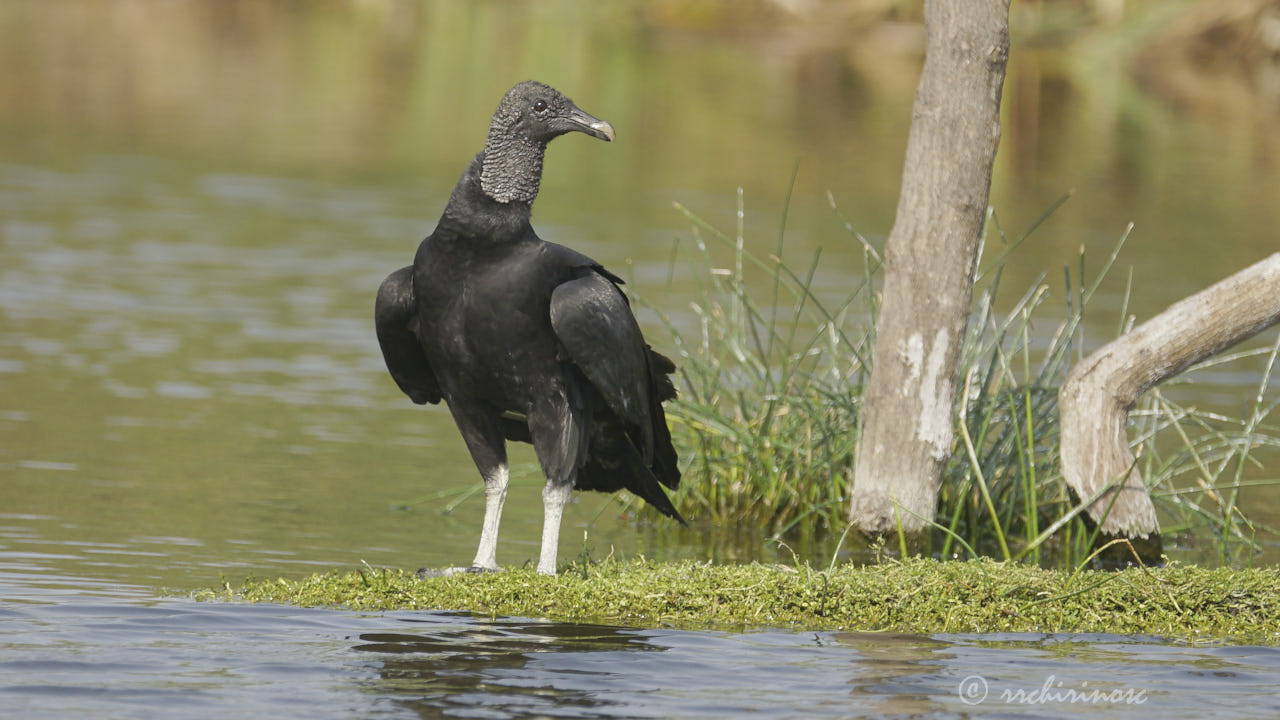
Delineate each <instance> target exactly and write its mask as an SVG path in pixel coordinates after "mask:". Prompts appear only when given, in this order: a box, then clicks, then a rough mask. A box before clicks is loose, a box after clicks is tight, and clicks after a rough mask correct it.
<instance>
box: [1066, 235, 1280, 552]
mask: <svg viewBox="0 0 1280 720" xmlns="http://www.w3.org/2000/svg"><path fill="white" fill-rule="evenodd" d="M1277 322H1280V253H1276V254H1275V255H1272V256H1271V257H1269V258H1267V259H1265V260H1262V261H1261V262H1259V263H1257V264H1255V265H1252V266H1250V267H1248V268H1245V269H1244V270H1241V271H1240V272H1238V273H1236V274H1235V275H1232V276H1231V277H1229V278H1227V279H1225V280H1223V281H1221V282H1219V283H1218V284H1216V285H1213V286H1212V287H1209V288H1207V289H1205V290H1202V291H1200V292H1199V293H1196V294H1195V295H1192V296H1191V297H1188V298H1186V299H1184V300H1180V301H1178V302H1177V303H1174V304H1173V305H1171V306H1169V308H1168V309H1167V310H1165V311H1164V312H1162V313H1160V314H1159V315H1157V316H1155V317H1154V318H1152V319H1151V320H1149V321H1147V322H1145V323H1143V324H1141V325H1139V326H1138V327H1136V328H1134V329H1133V330H1132V331H1130V332H1129V333H1128V334H1126V335H1124V336H1122V337H1120V338H1118V339H1116V340H1114V341H1112V342H1110V343H1108V344H1106V345H1104V346H1103V347H1101V348H1099V349H1098V351H1097V352H1095V353H1093V354H1092V355H1090V356H1089V357H1087V358H1085V359H1084V360H1083V361H1082V362H1081V363H1079V364H1078V365H1076V366H1075V367H1074V368H1072V370H1071V372H1070V373H1069V374H1068V375H1067V381H1066V383H1065V384H1063V386H1062V389H1061V390H1060V391H1059V393H1058V405H1059V410H1060V412H1061V420H1062V423H1061V431H1060V432H1061V453H1062V474H1063V476H1064V477H1065V478H1066V481H1067V484H1068V485H1070V486H1071V489H1072V490H1074V491H1075V493H1076V495H1077V496H1078V497H1081V498H1089V497H1093V496H1094V495H1095V494H1096V493H1097V492H1099V491H1101V490H1102V489H1103V488H1104V487H1106V486H1107V485H1108V484H1112V483H1121V482H1122V483H1123V485H1119V486H1118V487H1117V489H1113V490H1111V491H1109V492H1107V493H1105V494H1103V495H1102V496H1101V497H1099V499H1098V500H1097V501H1095V502H1094V503H1093V504H1092V505H1091V506H1090V507H1089V509H1088V512H1089V516H1090V517H1091V518H1092V519H1093V521H1094V522H1096V523H1098V525H1099V529H1100V530H1101V531H1102V533H1104V534H1105V535H1111V536H1118V537H1127V538H1148V537H1158V535H1159V532H1160V528H1159V525H1158V524H1157V522H1156V511H1155V506H1154V505H1152V503H1151V496H1150V495H1149V494H1148V493H1147V489H1146V486H1145V485H1144V484H1143V481H1142V475H1141V474H1140V473H1139V472H1138V469H1137V466H1136V463H1135V461H1134V457H1133V454H1132V453H1130V452H1129V444H1128V442H1127V441H1126V439H1125V428H1126V426H1127V425H1128V420H1129V410H1131V409H1132V408H1133V406H1134V404H1135V403H1137V401H1138V398H1139V397H1140V396H1141V395H1142V393H1144V392H1146V391H1147V390H1148V389H1150V388H1152V387H1154V386H1155V385H1158V384H1160V383H1161V382H1164V381H1165V380H1167V379H1168V378H1170V377H1172V376H1174V375H1177V374H1178V373H1179V372H1182V371H1183V370H1184V369H1186V368H1187V367H1188V366H1190V365H1193V364H1195V363H1197V362H1199V361H1201V360H1203V359H1205V358H1207V357H1210V356H1211V355H1214V354H1217V353H1219V352H1221V351H1222V350H1224V349H1226V348H1228V347H1230V346H1232V345H1235V344H1236V343H1239V342H1241V341H1243V340H1247V339H1248V338H1250V337H1253V336H1254V335H1256V334H1258V333H1259V332H1262V331H1263V330H1265V329H1266V328H1268V327H1270V326H1272V325H1275V324H1276V323H1277ZM1117 493H1118V494H1117Z"/></svg>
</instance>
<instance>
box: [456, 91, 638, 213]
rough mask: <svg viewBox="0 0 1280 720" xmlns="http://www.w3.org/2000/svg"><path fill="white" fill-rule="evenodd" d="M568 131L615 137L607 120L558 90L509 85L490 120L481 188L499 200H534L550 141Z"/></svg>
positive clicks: (481, 175) (607, 139)
mask: <svg viewBox="0 0 1280 720" xmlns="http://www.w3.org/2000/svg"><path fill="white" fill-rule="evenodd" d="M568 132H582V133H586V134H587V135H591V136H592V137H597V138H600V139H601V140H606V141H611V140H613V127H612V126H610V125H609V123H607V122H604V121H602V120H599V119H597V118H594V117H592V116H591V115H588V114H587V113H585V112H583V111H582V110H580V109H579V108H578V106H577V105H574V104H573V101H572V100H570V99H569V98H567V97H565V96H564V95H563V94H561V93H560V92H559V91H558V90H556V89H555V88H553V87H551V86H549V85H544V84H542V83H540V82H536V81H534V80H527V81H525V82H522V83H520V84H519V85H516V86H515V87H513V88H511V89H510V90H509V91H507V94H506V95H505V96H503V98H502V102H500V103H498V109H497V110H496V111H494V113H493V119H492V120H491V121H490V122H489V137H488V139H487V140H486V141H485V144H484V164H483V166H482V167H481V170H480V187H481V189H482V190H484V193H485V194H486V195H488V196H489V197H491V198H493V199H494V200H497V201H498V202H501V203H509V202H524V203H532V202H533V200H534V198H536V197H537V196H538V185H539V183H540V182H541V180H542V158H543V156H544V155H545V154H546V150H547V143H548V142H551V140H553V139H555V138H557V137H559V136H561V135H563V134H565V133H568Z"/></svg>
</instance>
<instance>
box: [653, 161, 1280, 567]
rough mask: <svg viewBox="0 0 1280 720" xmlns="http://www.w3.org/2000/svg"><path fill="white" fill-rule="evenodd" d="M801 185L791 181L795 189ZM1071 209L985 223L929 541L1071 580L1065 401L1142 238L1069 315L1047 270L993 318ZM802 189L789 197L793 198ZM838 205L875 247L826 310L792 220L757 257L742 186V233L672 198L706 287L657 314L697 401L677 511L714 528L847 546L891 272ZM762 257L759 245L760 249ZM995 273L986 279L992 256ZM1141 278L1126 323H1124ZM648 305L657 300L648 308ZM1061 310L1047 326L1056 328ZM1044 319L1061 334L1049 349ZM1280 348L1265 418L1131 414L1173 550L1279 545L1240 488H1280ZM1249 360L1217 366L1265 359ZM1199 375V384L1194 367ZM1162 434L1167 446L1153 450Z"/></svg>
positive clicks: (1070, 305) (1072, 504)
mask: <svg viewBox="0 0 1280 720" xmlns="http://www.w3.org/2000/svg"><path fill="white" fill-rule="evenodd" d="M793 180H794V176H793ZM1068 197H1069V196H1067V195H1064V196H1063V197H1061V198H1060V199H1059V200H1058V201H1057V202H1055V203H1054V204H1053V205H1052V206H1051V207H1050V208H1049V209H1048V210H1046V212H1045V213H1044V214H1043V215H1042V216H1041V217H1040V218H1038V219H1037V220H1036V221H1035V222H1033V223H1032V225H1031V226H1030V227H1029V228H1028V229H1027V230H1026V231H1025V232H1023V233H1021V234H1020V235H1018V236H1017V237H1016V238H1010V237H1008V236H1006V234H1005V233H1004V231H1003V229H1002V228H1001V225H1000V223H999V219H998V217H997V216H996V214H995V213H994V212H990V211H989V212H988V220H987V223H986V224H985V228H984V233H983V238H982V244H981V249H980V254H982V253H984V252H985V250H986V248H987V247H988V245H994V244H995V243H998V246H999V248H1000V252H999V253H998V255H997V256H996V257H995V258H994V260H992V261H990V262H989V263H987V264H986V266H985V269H984V270H982V272H980V273H979V275H978V276H977V277H976V278H975V279H976V285H975V292H974V297H975V301H974V311H973V315H972V317H971V320H970V325H969V329H968V332H967V334H966V337H965V342H964V346H963V349H962V354H961V358H962V359H961V370H960V378H959V379H960V383H959V386H960V387H963V388H964V391H963V393H962V394H961V396H960V397H959V398H957V402H956V407H955V422H956V429H957V432H956V433H955V438H956V439H955V444H954V446H953V451H952V454H951V459H950V461H949V462H948V463H947V465H946V468H945V471H944V478H943V483H942V488H941V492H940V496H939V504H938V510H937V515H936V517H935V518H934V519H933V526H934V528H935V530H934V532H933V533H932V534H931V538H930V539H929V546H930V548H931V549H932V552H934V553H935V554H937V555H940V556H943V557H952V556H963V555H972V554H985V555H992V556H995V557H999V558H1004V559H1011V560H1023V561H1027V562H1033V563H1038V564H1046V565H1048V564H1052V565H1061V566H1065V567H1074V566H1075V565H1077V564H1078V563H1079V562H1080V561H1081V560H1083V559H1085V558H1088V557H1089V556H1090V553H1091V552H1092V550H1093V548H1094V546H1095V544H1096V540H1097V538H1096V536H1095V534H1094V531H1093V529H1092V527H1091V525H1090V524H1089V523H1088V522H1086V520H1085V515H1084V513H1083V510H1084V508H1085V507H1086V506H1087V505H1088V504H1089V503H1090V502H1092V501H1093V500H1096V499H1097V498H1084V499H1081V498H1077V497H1075V496H1074V495H1073V494H1072V492H1071V491H1070V489H1069V488H1068V487H1067V485H1066V483H1065V481H1064V480H1063V477H1062V474H1061V472H1060V469H1059V467H1058V407H1057V397H1058V389H1059V387H1060V386H1061V384H1062V381H1063V380H1064V378H1065V376H1066V373H1067V370H1069V368H1070V364H1071V362H1072V360H1073V359H1078V358H1079V357H1080V356H1081V354H1082V353H1083V351H1084V338H1083V327H1084V325H1083V321H1084V317H1085V313H1086V312H1087V311H1088V310H1089V308H1090V306H1091V304H1092V301H1093V299H1094V296H1095V294H1096V292H1097V291H1098V288H1099V287H1100V285H1101V284H1102V282H1103V280H1104V278H1106V277H1107V275H1108V273H1109V272H1110V271H1111V269H1112V267H1113V265H1114V264H1115V262H1116V260H1117V257H1118V256H1119V253H1120V251H1121V249H1122V248H1123V246H1124V243H1125V240H1126V239H1127V238H1128V236H1129V233H1130V231H1131V230H1132V225H1131V226H1130V227H1129V228H1126V229H1125V231H1124V233H1123V234H1122V235H1121V237H1120V239H1119V241H1118V242H1117V243H1116V245H1115V247H1114V248H1113V249H1112V251H1111V252H1110V253H1109V255H1108V256H1107V257H1106V258H1105V259H1104V261H1103V263H1102V265H1101V266H1100V267H1099V269H1098V270H1097V272H1096V273H1094V274H1093V275H1090V274H1088V273H1087V270H1088V266H1087V265H1086V262H1085V261H1086V254H1085V252H1084V251H1083V249H1082V250H1081V253H1080V256H1079V258H1078V264H1077V267H1076V268H1075V269H1074V272H1073V270H1072V269H1071V268H1069V267H1067V268H1064V287H1065V295H1064V299H1065V305H1064V306H1063V308H1062V309H1061V310H1059V311H1057V312H1055V311H1054V310H1053V309H1052V307H1053V303H1051V298H1052V293H1051V292H1050V290H1049V287H1048V285H1047V284H1045V282H1044V279H1045V275H1043V274H1042V275H1041V276H1040V277H1039V278H1038V279H1037V280H1036V281H1035V282H1034V283H1033V284H1032V285H1031V287H1030V288H1027V289H1026V290H1024V291H1023V293H1022V294H1021V295H1020V296H1018V297H1017V299H1016V300H1015V301H1014V302H1013V305H1012V307H1010V308H1009V309H1008V310H1003V311H997V306H998V304H1000V303H999V302H998V301H999V298H1000V291H1001V280H1002V278H1003V275H1004V269H1005V263H1006V261H1007V259H1008V257H1009V255H1010V254H1011V253H1012V252H1013V251H1014V250H1015V249H1016V248H1017V247H1018V246H1019V245H1021V244H1022V243H1023V242H1024V241H1026V240H1027V239H1028V237H1030V236H1031V235H1032V233H1033V232H1034V231H1035V230H1036V229H1037V228H1039V227H1040V226H1041V224H1042V223H1043V222H1044V221H1046V220H1047V219H1048V218H1049V217H1050V216H1051V215H1052V213H1053V212H1055V211H1056V210H1057V209H1058V208H1059V207H1061V205H1062V204H1063V203H1065V202H1066V200H1067V199H1068ZM789 200H790V197H789V193H788V204H789ZM828 201H829V204H830V206H831V210H832V212H833V214H834V216H835V218H836V220H837V222H838V223H839V224H840V226H841V227H843V228H844V231H845V232H846V233H847V234H848V236H849V238H850V240H851V241H852V242H856V243H857V244H858V247H860V248H861V249H862V251H863V252H862V258H863V262H862V263H861V266H860V267H858V268H856V269H852V270H851V272H850V275H849V283H848V290H847V291H846V292H845V293H844V294H843V295H841V296H836V297H827V296H825V294H824V296H822V297H820V296H819V294H818V293H817V292H815V282H814V280H815V277H816V274H817V272H818V269H819V267H820V262H821V251H820V250H819V251H816V252H814V253H813V254H812V256H811V257H810V258H808V259H807V260H806V261H805V262H804V263H802V264H800V265H794V264H792V263H790V262H788V261H787V260H785V259H784V257H783V256H784V251H785V249H786V248H785V239H786V211H785V209H784V212H783V215H782V219H781V222H780V223H779V227H778V229H777V233H776V238H775V241H774V248H773V251H772V252H770V253H768V254H766V255H760V254H757V253H756V252H754V251H753V250H751V249H749V243H748V242H747V239H746V227H745V219H744V218H745V213H744V207H743V198H742V192H741V190H739V192H738V198H737V208H736V210H737V215H736V217H737V222H736V224H735V228H734V231H733V232H732V233H725V232H722V231H721V230H719V229H717V228H716V227H714V226H713V225H712V224H710V223H708V222H707V221H705V220H704V219H702V218H701V217H699V216H698V215H697V214H695V213H693V212H692V211H690V210H689V209H688V208H685V207H684V206H682V205H679V204H676V206H675V207H676V210H677V211H678V212H680V213H681V214H682V215H683V216H684V217H685V218H687V219H688V220H689V221H690V224H691V236H692V242H691V243H677V245H676V246H675V247H674V248H673V254H672V264H673V268H674V265H675V264H676V263H678V262H680V261H681V258H682V257H684V259H685V261H686V262H687V263H688V264H689V267H690V268H691V269H692V272H693V277H694V278H695V280H696V282H697V288H696V291H695V299H694V300H693V301H692V302H691V303H690V310H691V311H692V318H693V320H694V323H693V324H694V326H695V329H694V330H693V331H692V332H690V331H689V323H687V322H686V323H683V324H681V323H677V322H676V321H675V320H674V319H673V317H672V315H671V314H670V313H668V312H666V311H664V309H663V308H657V307H654V306H652V305H648V307H650V308H651V309H653V310H654V311H655V312H657V314H658V316H659V317H660V318H661V319H662V322H663V323H664V324H665V326H666V328H667V329H668V330H669V333H670V339H671V342H672V343H673V344H674V346H675V347H676V350H677V352H678V354H679V361H678V365H679V366H680V380H681V383H680V385H681V388H680V389H681V396H680V398H678V399H677V400H676V401H674V402H673V403H671V404H670V406H669V410H668V418H669V420H670V421H671V423H672V429H673V437H674V438H675V440H676V442H677V444H678V445H679V446H680V450H681V455H682V457H687V458H689V460H688V461H687V462H688V465H687V467H686V468H685V478H686V479H685V481H684V483H683V484H682V487H681V489H680V491H679V493H678V494H677V496H676V502H677V503H678V504H679V506H680V507H681V509H682V511H683V512H685V513H686V514H687V515H688V516H690V517H693V518H697V519H701V520H703V521H704V522H706V523H709V524H711V525H728V524H732V525H748V526H754V527H757V528H759V529H760V531H762V532H765V533H770V534H772V535H774V536H775V537H787V536H791V535H795V534H799V535H809V536H812V535H814V534H819V535H821V534H826V535H827V536H828V537H831V538H836V537H838V538H839V540H836V542H837V543H839V542H843V540H844V539H845V538H846V537H848V535H849V533H847V532H845V531H846V520H845V513H846V511H847V505H848V500H849V493H850V492H851V491H852V488H853V477H852V475H853V467H854V458H855V456H856V451H857V440H858V435H859V431H860V424H859V422H860V416H861V410H862V390H863V387H864V383H865V381H866V378H867V375H868V373H869V369H870V368H869V361H870V357H871V348H872V346H873V344H874V342H875V326H876V318H877V315H878V311H879V296H878V294H877V292H876V290H877V288H878V285H879V281H880V277H881V272H882V265H883V262H882V259H881V256H880V254H879V253H878V252H877V250H876V249H875V247H874V246H873V245H872V244H871V243H870V242H868V241H867V239H866V238H865V237H863V236H862V235H861V234H860V233H859V232H858V231H857V230H856V229H854V227H853V225H852V224H851V223H850V222H849V221H848V220H847V219H846V218H845V217H844V216H843V215H842V214H841V213H840V210H839V208H838V207H837V205H836V202H835V200H834V198H832V197H831V196H830V195H828ZM750 245H751V246H755V245H756V243H750ZM979 267H983V265H982V264H981V263H980V265H979ZM1131 287H1132V272H1130V274H1129V277H1128V284H1127V287H1126V291H1125V294H1124V301H1123V306H1122V310H1121V324H1120V325H1119V326H1118V331H1120V332H1123V331H1124V330H1126V329H1127V327H1128V324H1127V323H1131V320H1128V321H1126V320H1125V314H1126V312H1127V308H1128V298H1129V288H1131ZM636 301H637V302H638V303H640V304H645V303H644V302H643V299H642V298H637V299H636ZM1055 314H1056V315H1057V319H1056V320H1049V321H1046V320H1045V319H1044V318H1045V316H1046V315H1050V316H1051V315H1055ZM1041 325H1047V326H1049V327H1053V328H1054V330H1053V332H1052V334H1051V335H1050V336H1049V337H1048V339H1047V340H1046V339H1045V338H1044V335H1043V334H1041V333H1038V329H1039V327H1040V326H1041ZM1277 348H1280V341H1278V343H1277V345H1276V346H1275V347H1274V348H1272V349H1271V351H1270V358H1269V360H1268V362H1267V365H1266V372H1265V373H1264V376H1263V378H1262V380H1261V383H1260V385H1259V390H1258V392H1257V394H1256V396H1255V398H1254V401H1253V403H1252V406H1251V407H1250V408H1248V409H1247V411H1246V413H1245V416H1244V417H1242V418H1234V419H1233V418H1227V417H1224V416H1221V415H1216V414H1212V413H1206V412H1200V411H1197V410H1195V409H1194V408H1188V407H1182V406H1179V405H1177V404H1175V403H1173V402H1172V401H1171V400H1170V399H1169V398H1168V396H1167V395H1166V394H1165V393H1163V392H1161V391H1159V390H1158V389H1157V390H1155V391H1152V392H1151V393H1148V394H1147V396H1146V397H1144V399H1143V400H1142V402H1141V404H1140V406H1139V407H1138V408H1137V409H1136V410H1135V411H1134V413H1133V417H1134V422H1133V423H1132V424H1133V426H1134V428H1133V430H1134V431H1133V432H1132V436H1133V446H1134V448H1135V450H1136V451H1137V453H1136V454H1137V455H1138V456H1139V458H1140V460H1139V462H1140V463H1141V469H1142V473H1143V477H1144V479H1145V481H1146V483H1147V486H1148V488H1149V489H1150V490H1151V492H1152V495H1153V498H1154V499H1155V500H1156V502H1157V505H1158V508H1159V509H1160V511H1161V520H1162V523H1163V524H1164V528H1165V535H1166V537H1173V538H1184V539H1185V538H1189V537H1194V538H1197V539H1199V540H1203V539H1205V538H1208V539H1209V540H1211V541H1212V542H1213V543H1214V544H1215V546H1216V547H1217V548H1218V550H1219V552H1218V554H1219V557H1220V558H1222V559H1223V560H1224V561H1227V560H1230V559H1232V558H1235V557H1236V556H1238V555H1239V554H1240V553H1241V552H1247V551H1248V550H1249V549H1251V548H1254V547H1255V546H1256V538H1257V536H1258V534H1259V533H1260V532H1264V533H1265V532H1274V531H1272V530H1271V529H1270V528H1265V527H1262V526H1261V525H1259V524H1258V523H1256V522H1254V521H1251V520H1250V519H1249V518H1248V517H1246V515H1245V514H1244V513H1243V512H1242V511H1241V509H1240V506H1239V492H1240V490H1241V489H1242V488H1247V487H1250V486H1252V485H1254V484H1258V483H1262V484H1267V483H1275V482H1277V481H1266V480H1264V481H1254V480H1250V479H1246V478H1245V475H1244V471H1245V468H1247V467H1249V466H1250V465H1256V464H1257V463H1258V459H1257V457H1256V455H1255V453H1254V450H1255V449H1256V448H1258V447H1260V446H1271V447H1280V440H1278V438H1280V432H1277V428H1276V427H1275V426H1274V425H1269V424H1267V423H1266V419H1267V418H1268V416H1269V413H1270V411H1271V410H1273V409H1274V408H1275V406H1276V405H1277V403H1278V402H1280V401H1274V400H1273V401H1271V402H1270V403H1268V402H1267V401H1266V397H1267V390H1268V387H1269V382H1270V377H1271V369H1272V367H1273V366H1274V364H1275V358H1276V352H1277ZM1259 352H1265V351H1259V350H1254V351H1250V352H1249V353H1237V354H1234V355H1231V356H1227V357H1223V358H1219V359H1216V360H1210V361H1208V362H1207V363H1205V366H1212V365H1214V364H1216V363H1220V362H1227V361H1230V360H1238V359H1240V358H1242V357H1249V356H1251V355H1256V354H1258V353H1259ZM1192 376H1194V372H1192ZM1157 440H1158V442H1157Z"/></svg>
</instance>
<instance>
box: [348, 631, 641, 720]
mask: <svg viewBox="0 0 1280 720" xmlns="http://www.w3.org/2000/svg"><path fill="white" fill-rule="evenodd" d="M459 617H465V616H459ZM437 622H438V621H433V622H432V623H430V624H429V625H428V627H427V629H426V630H424V632H423V633H422V634H409V633H389V632H382V633H366V634H362V635H360V636H359V639H360V640H361V641H363V643H362V644H359V645H355V646H354V649H355V650H357V651H361V652H369V653H378V654H383V655H387V656H389V657H386V658H383V659H382V660H381V662H380V663H379V668H378V674H379V676H380V679H379V681H378V682H377V683H373V684H370V686H369V689H370V691H371V692H374V693H376V694H378V695H380V696H389V697H392V698H394V699H395V700H396V702H397V704H400V705H403V706H404V707H407V708H411V709H413V710H415V711H416V712H418V714H419V715H421V716H422V717H434V716H437V715H440V714H453V713H454V712H456V713H457V714H460V715H465V714H469V712H474V710H475V708H477V707H483V708H485V710H486V712H487V713H492V714H496V715H499V716H503V717H534V716H540V715H557V716H572V717H599V716H608V717H635V716H637V715H636V714H635V710H634V708H631V709H629V708H627V707H626V705H627V703H626V702H625V701H622V702H614V701H613V700H611V699H610V697H609V694H608V693H602V692H600V688H602V687H606V686H608V687H615V688H616V687H617V686H618V685H620V684H621V685H623V686H626V685H629V684H631V682H633V681H630V680H629V678H628V677H627V671H626V669H625V668H627V667H630V666H632V665H633V663H632V661H631V658H630V657H629V656H627V655H624V653H629V652H646V651H659V650H661V648H658V647H654V646H653V645H651V644H649V643H648V642H646V639H645V638H644V635H643V633H641V632H639V631H635V630H625V629H621V628H614V627H608V626H603V625H564V624H558V623H547V622H541V623H540V622H527V621H519V620H514V621H501V622H498V621H492V622H485V621H483V620H479V621H477V620H471V619H468V620H466V621H464V622H465V623H466V624H465V626H462V627H459V628H457V629H448V630H439V629H434V628H433V627H431V626H432V625H435V624H436V623H437ZM575 658H581V661H578V660H575ZM641 682H643V680H641ZM451 711H452V712H451Z"/></svg>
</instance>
